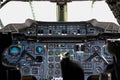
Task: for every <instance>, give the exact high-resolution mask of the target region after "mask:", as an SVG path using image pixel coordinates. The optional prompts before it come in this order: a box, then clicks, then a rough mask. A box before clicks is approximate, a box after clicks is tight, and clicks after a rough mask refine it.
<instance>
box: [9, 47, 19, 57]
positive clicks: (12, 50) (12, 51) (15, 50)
mask: <svg viewBox="0 0 120 80" xmlns="http://www.w3.org/2000/svg"><path fill="white" fill-rule="evenodd" d="M19 53H20V48H18V47H17V46H13V47H11V48H10V55H12V56H17V55H18V54H19Z"/></svg>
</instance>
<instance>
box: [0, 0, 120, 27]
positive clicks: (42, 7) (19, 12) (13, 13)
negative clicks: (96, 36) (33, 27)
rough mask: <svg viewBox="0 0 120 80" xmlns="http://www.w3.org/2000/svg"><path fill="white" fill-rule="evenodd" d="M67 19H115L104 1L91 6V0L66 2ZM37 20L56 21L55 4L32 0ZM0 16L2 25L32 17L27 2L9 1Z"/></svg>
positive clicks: (0, 11) (109, 20)
mask: <svg viewBox="0 0 120 80" xmlns="http://www.w3.org/2000/svg"><path fill="white" fill-rule="evenodd" d="M67 6H68V20H67V21H87V20H90V19H97V20H98V21H102V22H114V23H116V24H118V23H117V21H116V19H115V17H114V16H113V13H112V11H111V10H110V8H109V7H108V5H107V4H106V3H105V1H96V2H95V3H94V5H93V7H91V6H92V2H91V1H80V2H77V1H74V2H71V3H68V4H67ZM32 7H33V10H34V14H35V18H36V20H37V21H56V20H57V18H56V4H55V3H51V2H46V1H45V2H41V1H40V2H38V1H35V2H32ZM0 18H1V20H2V22H3V24H4V25H7V24H10V23H24V22H25V20H26V19H28V18H30V19H33V16H32V12H31V8H30V5H29V2H15V1H12V2H9V3H8V4H6V5H5V6H4V7H3V8H2V9H0Z"/></svg>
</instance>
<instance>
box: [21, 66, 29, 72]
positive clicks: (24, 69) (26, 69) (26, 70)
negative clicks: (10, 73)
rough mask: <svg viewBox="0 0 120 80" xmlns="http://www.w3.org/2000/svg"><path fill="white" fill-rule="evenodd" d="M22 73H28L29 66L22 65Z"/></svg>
mask: <svg viewBox="0 0 120 80" xmlns="http://www.w3.org/2000/svg"><path fill="white" fill-rule="evenodd" d="M22 70H23V73H24V74H29V73H30V68H29V67H24V68H23V69H22Z"/></svg>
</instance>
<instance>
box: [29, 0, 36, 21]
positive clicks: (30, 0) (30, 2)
mask: <svg viewBox="0 0 120 80" xmlns="http://www.w3.org/2000/svg"><path fill="white" fill-rule="evenodd" d="M29 5H30V8H31V12H32V16H33V20H35V19H36V18H35V13H34V9H33V6H32V0H29Z"/></svg>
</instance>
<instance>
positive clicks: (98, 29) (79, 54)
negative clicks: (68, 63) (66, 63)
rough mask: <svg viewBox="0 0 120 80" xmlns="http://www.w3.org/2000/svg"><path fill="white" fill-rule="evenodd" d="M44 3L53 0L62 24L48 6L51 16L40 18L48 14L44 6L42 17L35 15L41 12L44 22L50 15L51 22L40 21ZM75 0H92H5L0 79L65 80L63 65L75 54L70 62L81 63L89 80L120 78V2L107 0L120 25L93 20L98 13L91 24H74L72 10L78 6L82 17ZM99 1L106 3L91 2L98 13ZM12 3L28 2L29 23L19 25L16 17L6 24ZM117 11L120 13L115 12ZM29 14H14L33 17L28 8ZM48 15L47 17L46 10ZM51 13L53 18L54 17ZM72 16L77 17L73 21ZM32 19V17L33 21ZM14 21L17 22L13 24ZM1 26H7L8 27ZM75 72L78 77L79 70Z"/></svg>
mask: <svg viewBox="0 0 120 80" xmlns="http://www.w3.org/2000/svg"><path fill="white" fill-rule="evenodd" d="M42 1H43V2H50V3H51V4H50V5H52V4H55V5H54V6H53V8H54V9H56V15H57V21H55V16H56V15H55V14H54V13H53V14H52V11H50V10H49V9H48V8H49V7H47V11H48V12H47V14H48V15H46V16H39V15H42V13H43V12H44V8H43V7H42V6H39V7H40V8H41V9H42V10H43V11H41V12H42V13H40V12H36V13H39V14H38V15H37V16H39V17H41V18H42V17H48V18H46V20H45V19H44V18H43V20H40V19H39V18H38V17H37V18H36V17H35V13H34V10H36V11H37V9H39V7H38V6H37V5H38V3H40V2H42ZM74 1H75V2H76V3H77V2H84V1H88V0H1V2H0V3H1V14H0V15H1V19H0V26H1V29H0V58H1V61H0V65H1V66H2V68H1V72H0V75H1V77H0V78H1V79H2V80H65V79H63V71H62V70H63V69H62V68H64V67H62V68H61V61H62V59H63V58H64V56H65V53H69V54H70V60H72V61H75V62H77V63H79V64H80V65H81V68H82V69H83V74H84V80H119V79H120V78H119V73H120V72H119V71H120V70H119V68H120V66H119V61H120V60H119V59H120V58H119V56H120V55H119V52H120V51H119V49H120V45H119V44H120V40H119V38H120V26H119V15H118V14H119V9H118V8H119V4H120V3H119V2H120V1H119V0H115V1H114V0H106V1H104V2H105V3H106V4H108V6H109V8H110V9H111V11H113V14H114V16H115V18H116V21H117V22H111V20H110V19H109V18H108V20H107V21H98V20H97V19H95V18H94V17H95V16H94V14H92V15H90V16H89V17H90V18H92V19H90V20H79V21H78V20H73V19H74V18H76V17H77V15H73V14H71V13H74V11H73V12H72V10H73V9H75V8H77V11H78V13H81V12H79V10H78V9H79V5H78V4H76V5H72V2H74ZM97 1H99V2H101V1H102V3H103V0H92V1H90V2H91V6H92V7H93V8H92V9H94V3H95V2H97ZM9 2H13V3H12V4H15V3H17V4H18V2H22V5H23V3H29V5H30V9H31V13H32V15H31V14H30V15H29V16H27V17H28V18H27V17H26V16H24V17H26V18H27V19H24V18H23V19H24V20H25V21H24V22H20V23H18V22H16V23H15V22H14V21H15V20H16V19H15V18H12V19H9V20H6V22H4V20H5V19H6V17H5V16H6V14H5V13H3V12H4V11H3V10H4V9H6V8H5V5H7V3H9ZM20 4H21V3H20ZM33 4H37V5H36V6H35V5H34V7H37V9H34V7H33ZM68 4H69V7H68ZM80 4H81V3H80ZM44 5H45V4H44ZM115 5H116V7H115ZM23 6H24V5H23ZM72 6H73V7H74V8H72ZM85 6H86V5H85V4H84V7H85ZM11 7H15V6H14V5H13V6H11ZM16 8H17V6H16ZM70 8H72V9H70ZM14 9H15V8H14ZM50 9H51V7H50ZM103 9H104V8H103ZM114 9H116V10H117V9H118V10H117V11H115V10H114ZM25 10H26V11H24V12H16V11H13V14H11V15H14V14H17V13H19V15H22V14H25V13H28V12H27V11H29V10H27V9H25ZM6 11H7V10H6ZM8 11H9V10H8ZM18 11H19V9H18ZM45 11H46V10H45ZM69 11H70V12H71V13H70V12H69ZM83 11H84V13H87V12H88V11H87V10H83ZM114 11H115V12H114ZM54 12H55V11H54ZM93 12H94V11H93ZM10 13H11V12H10ZM44 13H45V14H46V12H44ZM44 13H43V14H44ZM97 13H100V12H97ZM116 13H118V14H116ZM8 14H9V13H8ZM17 15H18V14H17ZM51 15H54V17H53V19H52V17H51ZM71 15H72V16H73V17H70V16H71ZM78 15H80V14H78ZM101 15H102V13H101ZM101 15H99V16H101ZM30 16H32V18H33V19H30V18H29V17H30ZM84 16H85V17H84ZM84 16H83V18H86V17H88V15H84ZM97 16H98V15H97ZM106 16H107V15H106ZM11 17H12V16H11ZM19 17H20V16H19ZM68 17H70V18H71V19H70V18H69V19H68ZM9 18H10V17H9ZM21 18H22V16H21ZM49 18H51V21H50V20H49ZM13 19H14V21H13V22H11V21H12V20H13ZM81 19H82V16H81ZM21 20H22V19H21ZM2 22H3V23H5V24H6V25H5V26H4V25H3V23H2ZM71 69H74V68H71ZM71 71H72V70H71ZM70 73H72V72H70ZM72 74H74V75H78V74H77V72H75V73H72ZM80 75H81V74H80ZM71 76H72V75H71ZM70 80H74V79H70Z"/></svg>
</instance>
